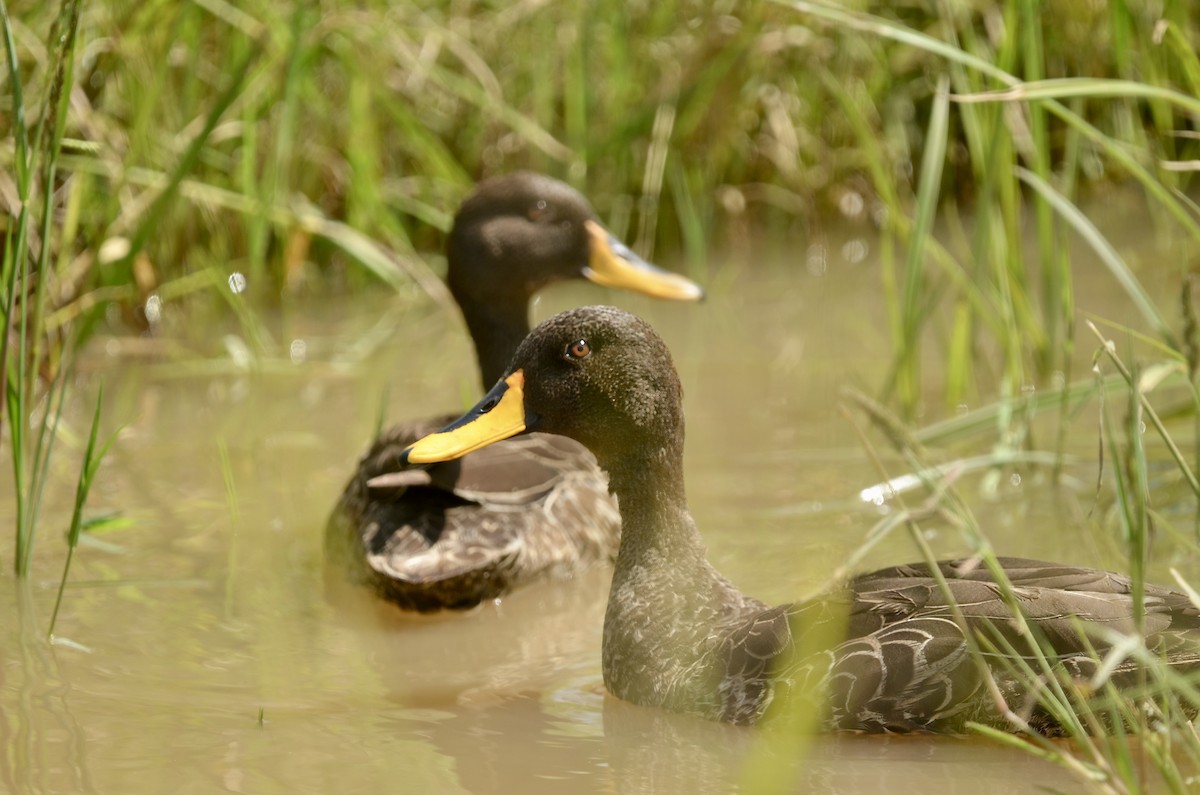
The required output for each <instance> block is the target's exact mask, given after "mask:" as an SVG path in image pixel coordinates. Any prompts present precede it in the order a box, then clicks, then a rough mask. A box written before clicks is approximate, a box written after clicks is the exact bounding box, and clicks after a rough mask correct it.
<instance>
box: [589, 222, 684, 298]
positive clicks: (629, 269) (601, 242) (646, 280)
mask: <svg viewBox="0 0 1200 795" xmlns="http://www.w3.org/2000/svg"><path fill="white" fill-rule="evenodd" d="M584 226H586V227H587V231H588V245H589V247H590V250H591V254H590V256H589V258H588V266H587V267H586V268H584V269H583V275H584V276H586V277H587V278H588V279H591V280H592V281H593V282H595V283H596V284H602V285H604V286H605V287H620V288H621V289H624V290H635V291H637V292H639V293H645V294H646V295H649V296H653V297H655V298H669V299H671V300H674V301H699V300H700V299H701V298H703V297H704V290H703V289H701V287H700V285H698V284H696V283H695V282H694V281H692V280H691V279H688V278H686V277H684V276H680V275H679V274H678V273H671V272H670V271H665V270H663V269H662V268H659V267H657V266H655V265H651V264H650V263H649V262H646V260H644V259H642V258H641V257H639V256H638V255H637V254H634V253H633V251H632V250H631V249H630V248H629V247H628V246H626V245H625V244H624V243H622V242H621V241H620V240H617V238H616V237H614V236H613V235H612V234H611V233H610V232H609V231H608V230H607V229H605V228H604V227H603V226H601V225H600V224H598V223H596V222H595V221H585V222H584Z"/></svg>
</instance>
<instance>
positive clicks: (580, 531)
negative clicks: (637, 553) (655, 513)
mask: <svg viewBox="0 0 1200 795" xmlns="http://www.w3.org/2000/svg"><path fill="white" fill-rule="evenodd" d="M451 419H453V418H452V417H446V418H444V420H442V419H436V420H428V421H425V422H418V423H406V424H404V425H400V426H396V427H394V428H392V429H390V430H388V431H387V432H385V433H384V434H382V435H381V436H380V437H379V438H378V439H376V440H375V442H374V443H373V444H372V446H371V448H370V450H368V451H367V454H366V455H365V456H363V458H362V460H361V461H360V462H359V465H358V469H357V471H356V472H355V474H354V478H353V479H352V480H351V482H350V483H349V484H348V485H347V486H346V488H345V490H344V491H343V493H342V496H341V499H340V501H339V504H338V506H337V507H336V508H335V510H334V513H333V517H332V518H331V519H330V526H329V529H328V533H327V546H328V547H329V550H328V553H327V554H328V556H330V557H331V558H335V559H337V560H338V562H337V563H336V566H335V568H336V569H337V570H338V571H340V572H351V573H356V574H357V578H358V581H359V582H360V583H363V584H366V585H368V586H369V587H371V588H372V589H373V590H374V591H375V592H376V593H377V594H378V595H379V596H380V597H382V598H384V599H386V600H388V601H390V602H393V603H395V604H396V605H397V606H399V607H401V608H403V609H405V610H414V611H417V612H422V613H426V612H432V611H436V610H441V609H466V608H470V607H474V606H475V605H477V604H479V603H480V602H481V601H485V600H489V599H496V598H498V597H500V596H502V595H504V594H505V593H507V592H508V591H510V590H511V589H512V588H514V587H516V586H517V585H519V584H522V583H526V582H530V581H532V580H534V579H537V578H538V577H569V576H571V575H573V574H575V573H576V572H578V571H579V570H581V569H583V568H586V567H588V566H591V565H594V564H596V563H598V562H606V561H611V560H612V559H613V558H614V557H615V555H616V549H617V543H618V540H619V538H620V529H621V518H620V515H619V514H618V512H617V509H616V505H615V503H614V501H613V499H612V496H611V495H610V494H609V493H608V490H607V487H606V478H605V477H604V473H603V472H601V471H600V470H599V469H598V468H597V466H596V459H595V458H594V457H593V456H592V455H591V453H589V452H588V451H587V449H586V448H584V447H582V446H581V445H579V444H577V443H575V442H572V441H571V440H570V439H566V438H564V437H561V436H552V435H550V434H530V435H529V436H525V437H521V438H519V439H513V440H511V441H509V442H506V443H503V444H497V445H493V446H492V447H488V448H486V449H484V450H481V451H479V452H478V453H475V454H472V455H470V456H467V457H465V458H463V459H461V460H460V461H456V462H453V463H449V464H442V465H437V466H434V467H430V468H428V469H412V470H407V471H405V470H397V466H396V462H397V459H398V456H399V453H400V451H401V450H403V449H404V448H405V447H407V446H408V445H410V444H412V443H413V442H415V441H416V440H417V439H419V438H421V437H422V436H423V435H425V434H427V433H432V432H433V431H434V430H436V429H437V428H439V427H441V426H442V425H445V424H446V423H447V422H449V421H450V420H451Z"/></svg>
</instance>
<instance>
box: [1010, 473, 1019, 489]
mask: <svg viewBox="0 0 1200 795" xmlns="http://www.w3.org/2000/svg"><path fill="white" fill-rule="evenodd" d="M1008 482H1009V483H1011V484H1012V485H1013V486H1020V485H1021V473H1020V472H1014V473H1012V476H1011V477H1009V479H1008Z"/></svg>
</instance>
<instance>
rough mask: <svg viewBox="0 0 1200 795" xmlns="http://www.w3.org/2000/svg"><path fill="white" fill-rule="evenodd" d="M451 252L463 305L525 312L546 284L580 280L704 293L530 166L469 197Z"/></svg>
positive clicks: (451, 273) (661, 292)
mask: <svg viewBox="0 0 1200 795" xmlns="http://www.w3.org/2000/svg"><path fill="white" fill-rule="evenodd" d="M447 257H448V272H447V281H448V282H449V285H450V289H451V291H452V292H453V293H454V295H455V297H456V298H457V299H458V300H459V302H460V303H462V302H463V301H464V300H466V301H486V302H494V301H496V300H497V299H500V298H508V299H510V300H511V301H512V302H514V305H520V306H521V308H522V311H524V304H525V302H526V301H527V300H528V299H529V298H530V297H531V296H532V295H533V293H535V292H536V291H537V290H538V289H540V288H541V287H544V286H545V285H547V284H550V283H552V282H556V281H561V280H564V279H578V278H583V279H589V280H591V281H593V282H596V283H597V284H602V285H605V286H607V287H620V288H623V289H627V290H634V291H637V292H641V293H645V294H647V295H651V296H655V297H657V298H669V299H674V300H679V301H696V300H699V299H701V298H703V297H704V291H703V290H702V289H701V288H700V287H699V286H698V285H697V284H696V283H695V282H693V281H691V280H690V279H687V278H685V277H683V276H680V275H678V274H675V273H670V272H668V271H664V270H662V269H661V268H658V267H656V266H654V265H651V264H650V263H648V262H646V261H645V260H643V259H642V258H641V257H638V256H637V255H636V254H634V253H633V251H631V250H630V249H629V248H628V247H626V246H625V245H624V244H623V243H621V241H619V240H618V239H617V238H616V237H614V236H613V235H612V234H611V233H609V232H608V230H607V229H605V228H604V226H603V225H601V224H600V222H599V220H598V219H597V218H596V214H595V213H594V212H593V211H592V208H591V206H590V205H589V204H588V202H587V200H586V199H585V198H583V196H581V195H580V194H579V192H578V191H576V190H575V189H574V188H572V187H570V186H569V185H566V184H564V183H562V182H559V181H558V180H556V179H551V178H549V177H546V176H543V175H541V174H535V173H532V172H529V171H518V172H515V173H512V174H507V175H505V176H501V177H495V178H493V179H490V180H487V181H485V182H483V183H481V184H480V185H479V186H478V187H477V188H476V190H475V191H474V192H473V193H472V194H471V195H470V196H468V197H467V199H466V200H465V201H464V202H463V204H462V206H461V207H460V208H459V211H458V214H457V215H456V216H455V218H454V227H453V229H452V230H451V232H450V239H449V243H448V246H447Z"/></svg>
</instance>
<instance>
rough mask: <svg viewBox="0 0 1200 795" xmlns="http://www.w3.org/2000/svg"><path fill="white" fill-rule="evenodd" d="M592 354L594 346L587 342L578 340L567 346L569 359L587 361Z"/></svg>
mask: <svg viewBox="0 0 1200 795" xmlns="http://www.w3.org/2000/svg"><path fill="white" fill-rule="evenodd" d="M591 352H592V346H591V345H588V341H587V340H576V341H575V342H572V343H571V344H570V345H568V346H567V358H568V359H586V358H587V357H588V355H589V354H591Z"/></svg>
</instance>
